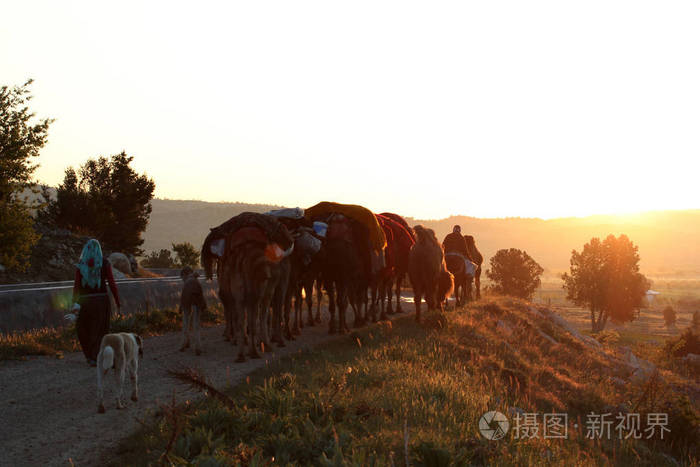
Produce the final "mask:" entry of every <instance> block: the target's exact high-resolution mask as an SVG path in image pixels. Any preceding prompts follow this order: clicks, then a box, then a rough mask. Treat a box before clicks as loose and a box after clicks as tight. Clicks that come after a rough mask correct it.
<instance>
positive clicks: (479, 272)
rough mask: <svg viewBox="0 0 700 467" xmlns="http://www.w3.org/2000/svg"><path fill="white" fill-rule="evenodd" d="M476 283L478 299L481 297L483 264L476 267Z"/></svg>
mask: <svg viewBox="0 0 700 467" xmlns="http://www.w3.org/2000/svg"><path fill="white" fill-rule="evenodd" d="M474 285H475V287H476V299H477V300H479V299H481V265H479V266H478V267H477V269H476V277H474Z"/></svg>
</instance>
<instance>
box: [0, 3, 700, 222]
mask: <svg viewBox="0 0 700 467" xmlns="http://www.w3.org/2000/svg"><path fill="white" fill-rule="evenodd" d="M2 10H3V16H4V17H5V20H4V21H2V22H1V24H0V85H17V84H21V83H23V82H24V81H26V79H28V78H33V79H34V80H35V81H34V84H33V85H32V93H33V95H34V98H33V100H32V101H31V102H32V110H33V111H35V112H36V114H37V116H38V117H51V118H55V119H56V121H55V122H54V123H53V125H52V126H51V129H50V133H49V142H48V144H47V145H46V146H45V147H44V149H43V150H42V152H41V156H40V158H39V161H38V162H39V163H40V164H41V167H40V168H39V170H38V171H37V172H36V176H37V179H38V180H39V181H41V182H43V183H48V184H51V185H56V184H58V183H60V182H61V180H62V178H63V174H64V170H65V169H66V168H67V167H68V166H75V167H77V166H79V165H81V164H82V163H84V162H85V161H86V160H87V159H88V158H91V157H97V156H100V155H104V156H109V155H112V154H116V153H119V152H121V151H122V150H125V151H126V152H127V153H128V154H129V155H132V156H134V162H133V166H134V167H135V168H136V170H138V171H139V172H145V173H147V174H148V175H149V176H151V177H153V179H154V180H155V182H156V193H155V194H156V196H157V197H161V198H171V199H199V200H205V201H241V202H251V203H270V204H279V205H285V206H301V207H308V206H310V205H312V204H315V203H316V202H318V201H321V200H328V201H338V202H343V203H353V204H361V205H364V206H366V207H368V208H370V209H372V210H373V211H375V212H382V211H393V212H397V213H400V214H403V215H406V216H411V217H415V218H423V219H437V218H443V217H447V216H449V215H470V216H476V217H510V216H513V217H542V218H553V217H563V216H585V215H589V214H617V213H625V212H637V211H646V210H657V209H687V208H699V207H700V196H699V195H698V189H697V179H698V166H699V165H700V164H699V163H698V159H699V156H700V131H699V129H700V85H699V84H698V83H700V60H699V59H698V57H700V28H698V27H697V25H698V24H700V3H699V2H697V1H674V2H666V1H643V0H642V1H640V0H635V1H613V0H606V1H586V2H562V1H549V2H541V1H528V2H523V1H513V2H506V1H488V2H483V1H479V2H470V1H458V2H438V1H431V2H412V1H397V2H388V1H378V0H373V1H366V2H365V1H353V2H336V1H328V0H324V1H318V2H308V1H288V0H287V1H258V2H204V1H200V2H173V1H169V2H156V1H149V2H130V1H120V2H71V1H61V2H56V1H46V2H37V1H31V0H25V1H22V2H8V3H7V4H5V5H4V6H3V8H2Z"/></svg>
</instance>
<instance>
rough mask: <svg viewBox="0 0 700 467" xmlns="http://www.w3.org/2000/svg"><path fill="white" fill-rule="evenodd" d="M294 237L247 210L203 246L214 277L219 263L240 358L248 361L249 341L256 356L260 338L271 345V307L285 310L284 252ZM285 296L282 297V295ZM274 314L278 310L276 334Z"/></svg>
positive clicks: (227, 331) (208, 270) (223, 294)
mask: <svg viewBox="0 0 700 467" xmlns="http://www.w3.org/2000/svg"><path fill="white" fill-rule="evenodd" d="M293 242H294V240H293V238H292V236H291V234H290V233H289V232H288V231H287V229H286V227H284V225H282V224H281V223H279V221H278V220H277V219H275V218H273V217H271V216H265V215H262V214H257V213H243V214H239V215H238V216H235V217H232V218H231V219H229V220H228V221H226V222H225V223H223V224H221V225H220V226H218V227H215V228H213V229H211V232H210V233H209V235H208V236H207V238H206V239H205V241H204V244H203V246H202V252H201V257H202V265H203V266H204V269H205V273H206V277H207V278H208V279H211V278H212V275H213V274H212V273H213V263H214V261H216V265H217V274H218V280H219V298H220V299H221V301H222V303H223V306H224V317H225V320H226V325H225V336H226V337H227V338H228V339H231V340H232V341H233V343H234V344H235V343H237V344H238V346H239V350H238V359H237V361H239V362H240V361H245V357H246V353H245V345H246V343H247V344H249V345H250V350H249V352H248V354H249V356H251V357H253V358H255V357H258V356H259V354H258V352H257V347H258V343H259V342H258V341H259V340H261V341H262V342H263V344H264V346H268V347H269V346H270V344H269V336H268V321H269V319H268V313H269V305H270V303H271V302H274V303H273V307H274V308H275V310H280V311H279V312H278V313H277V315H279V314H281V309H282V304H283V298H284V297H283V295H284V293H285V290H284V289H283V288H281V287H278V285H279V284H281V283H284V284H285V285H286V276H285V275H284V274H285V266H284V265H285V263H284V261H283V259H284V258H285V254H284V251H283V250H287V251H292V247H293V244H294V243H293ZM280 296H282V299H280V298H279V297H280ZM275 315H276V313H273V318H272V322H273V337H276V336H274V331H275V330H276V328H275V326H274V322H275Z"/></svg>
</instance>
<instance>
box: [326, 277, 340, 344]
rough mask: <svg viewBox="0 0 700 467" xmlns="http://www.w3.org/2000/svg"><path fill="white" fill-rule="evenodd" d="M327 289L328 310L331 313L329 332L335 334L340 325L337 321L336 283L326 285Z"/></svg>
mask: <svg viewBox="0 0 700 467" xmlns="http://www.w3.org/2000/svg"><path fill="white" fill-rule="evenodd" d="M326 291H327V292H328V312H329V313H330V315H331V319H330V322H329V323H328V334H335V333H336V332H338V327H337V326H338V325H337V323H336V317H335V315H336V311H337V310H336V303H335V302H336V287H335V284H333V283H329V284H327V285H326Z"/></svg>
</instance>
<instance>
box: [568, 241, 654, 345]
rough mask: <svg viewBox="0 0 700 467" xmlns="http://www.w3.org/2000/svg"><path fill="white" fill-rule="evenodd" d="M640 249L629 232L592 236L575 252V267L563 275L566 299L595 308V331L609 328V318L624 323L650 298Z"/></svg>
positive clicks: (592, 317) (572, 260) (593, 312)
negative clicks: (641, 271)
mask: <svg viewBox="0 0 700 467" xmlns="http://www.w3.org/2000/svg"><path fill="white" fill-rule="evenodd" d="M637 250H638V248H637V246H636V245H634V243H632V242H631V241H630V239H629V238H627V236H626V235H620V236H619V237H615V236H614V235H608V237H607V238H606V239H605V240H604V241H602V242H601V241H600V239H598V238H592V239H591V241H590V242H588V243H586V244H585V245H584V246H583V250H582V251H581V253H579V252H577V251H576V250H574V251H572V253H571V268H570V271H569V272H568V273H565V274H563V275H562V279H563V280H564V289H565V290H566V292H567V295H566V298H567V299H568V300H571V301H572V302H574V303H575V304H577V305H579V306H585V307H587V308H589V309H590V310H591V327H592V331H593V332H600V331H602V330H603V329H605V325H606V324H607V322H608V319H610V320H611V321H613V322H615V323H624V322H628V321H632V320H633V319H635V317H636V316H635V311H636V310H637V309H639V308H640V307H641V306H642V304H643V303H644V300H645V298H646V291H647V290H649V287H650V286H651V283H650V282H649V280H648V279H647V278H646V277H644V275H643V274H641V273H640V272H639V254H638V252H637Z"/></svg>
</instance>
